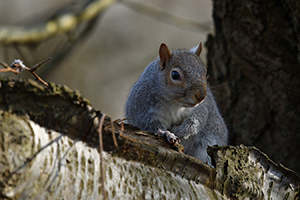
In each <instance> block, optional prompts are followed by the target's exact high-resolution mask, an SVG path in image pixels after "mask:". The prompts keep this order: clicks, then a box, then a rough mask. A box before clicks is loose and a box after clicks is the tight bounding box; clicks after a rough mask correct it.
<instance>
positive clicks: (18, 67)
mask: <svg viewBox="0 0 300 200" xmlns="http://www.w3.org/2000/svg"><path fill="white" fill-rule="evenodd" d="M50 59H51V58H47V59H46V60H44V61H42V62H40V63H38V64H36V65H35V66H34V67H32V68H28V67H26V65H24V63H23V61H22V60H19V59H17V60H14V62H13V63H12V64H11V65H10V66H9V65H8V64H6V63H4V62H1V61H0V65H2V66H3V67H5V69H0V72H13V73H15V74H19V75H20V74H21V72H22V71H23V70H24V69H25V70H27V71H29V72H30V73H32V74H33V75H34V76H35V77H36V78H37V80H38V81H40V82H41V83H43V84H44V85H46V86H49V85H48V83H46V82H45V81H44V80H43V79H41V78H40V77H39V76H38V75H37V74H36V73H35V72H34V71H35V70H37V69H38V67H39V66H41V65H42V64H44V63H45V62H48V61H49V60H50Z"/></svg>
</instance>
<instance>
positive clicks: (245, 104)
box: [206, 0, 300, 173]
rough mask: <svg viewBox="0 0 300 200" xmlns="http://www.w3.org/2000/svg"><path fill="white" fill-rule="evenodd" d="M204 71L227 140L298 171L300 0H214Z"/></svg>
mask: <svg viewBox="0 0 300 200" xmlns="http://www.w3.org/2000/svg"><path fill="white" fill-rule="evenodd" d="M213 18H214V23H215V35H210V36H209V37H208V41H207V43H206V45H207V47H208V74H209V75H210V79H211V81H210V82H211V83H212V85H218V84H220V83H225V84H222V85H221V86H220V87H219V88H216V89H215V96H216V99H217V101H218V103H219V107H220V109H221V111H222V113H223V116H224V118H225V121H226V123H227V125H228V128H229V131H230V134H231V135H230V143H231V144H233V145H236V144H245V145H251V146H256V147H258V148H259V149H260V150H262V151H263V152H266V153H267V154H268V155H269V156H270V157H271V159H273V160H275V161H276V162H280V163H282V164H284V165H286V166H287V167H290V168H292V169H294V170H296V171H297V172H298V173H300V162H299V158H300V151H299V144H300V131H299V129H300V104H299V102H300V43H299V41H300V2H299V1H298V0H282V1H280V0H275V1H261V0H246V1H238V0H225V1H224V0H215V1H214V5H213Z"/></svg>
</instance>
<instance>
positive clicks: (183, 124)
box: [125, 43, 228, 165]
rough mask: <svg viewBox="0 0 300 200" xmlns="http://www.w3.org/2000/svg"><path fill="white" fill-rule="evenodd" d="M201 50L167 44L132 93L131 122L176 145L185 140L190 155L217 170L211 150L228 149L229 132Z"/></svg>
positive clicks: (127, 113)
mask: <svg viewBox="0 0 300 200" xmlns="http://www.w3.org/2000/svg"><path fill="white" fill-rule="evenodd" d="M201 51H202V44H201V43H200V44H199V45H198V46H197V47H196V48H193V49H191V50H184V49H177V50H172V51H171V52H170V50H169V48H168V46H167V45H166V44H164V43H162V44H161V46H160V48H159V57H158V58H157V59H156V60H154V61H153V62H151V63H150V64H149V65H148V67H147V68H146V69H145V70H144V72H143V73H142V75H141V76H140V78H139V79H138V81H137V82H136V83H135V84H134V85H133V86H132V88H131V90H130V93H129V95H128V98H127V101H126V106H125V118H126V120H127V121H126V122H127V123H129V124H132V125H134V126H136V127H138V128H139V129H141V130H144V131H152V132H156V133H158V134H159V135H162V136H164V137H166V139H167V141H168V142H169V143H170V144H173V145H174V144H176V143H177V142H178V141H181V144H182V145H183V146H184V148H185V149H184V153H186V154H188V155H190V156H193V157H195V158H198V159H200V160H202V161H203V162H206V163H207V164H209V165H211V159H210V157H209V156H208V154H207V151H206V149H207V147H208V145H210V146H212V145H226V144H227V140H228V131H227V128H226V125H225V123H224V120H223V118H222V116H221V114H220V113H219V110H218V108H217V105H216V102H215V100H214V97H213V95H212V93H211V91H210V88H209V86H208V84H207V81H206V79H207V76H206V73H207V70H206V67H205V66H204V64H203V62H202V61H201V59H200V58H199V56H200V53H201Z"/></svg>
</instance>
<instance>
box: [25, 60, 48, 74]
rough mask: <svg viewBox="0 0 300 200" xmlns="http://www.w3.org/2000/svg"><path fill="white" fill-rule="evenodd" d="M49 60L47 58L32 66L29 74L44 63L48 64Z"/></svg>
mask: <svg viewBox="0 0 300 200" xmlns="http://www.w3.org/2000/svg"><path fill="white" fill-rule="evenodd" d="M49 60H51V58H50V57H49V58H47V59H46V60H43V61H42V62H40V63H38V64H36V65H34V66H33V67H32V68H31V69H29V71H30V72H34V71H35V70H37V69H38V67H39V66H41V65H42V64H44V63H46V62H48V61H49Z"/></svg>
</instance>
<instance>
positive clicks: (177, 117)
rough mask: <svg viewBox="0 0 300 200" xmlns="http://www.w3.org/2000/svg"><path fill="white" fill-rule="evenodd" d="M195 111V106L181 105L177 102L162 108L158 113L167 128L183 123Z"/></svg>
mask: <svg viewBox="0 0 300 200" xmlns="http://www.w3.org/2000/svg"><path fill="white" fill-rule="evenodd" d="M192 111H193V108H186V107H180V106H178V105H176V104H173V105H168V106H167V107H164V108H161V109H160V110H159V111H158V112H157V113H156V114H157V117H158V118H159V120H160V122H161V123H162V125H163V126H164V128H165V129H170V128H171V127H172V126H174V125H179V124H181V123H182V122H183V121H184V119H185V118H186V117H187V116H188V115H189V114H190V113H191V112H192Z"/></svg>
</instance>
